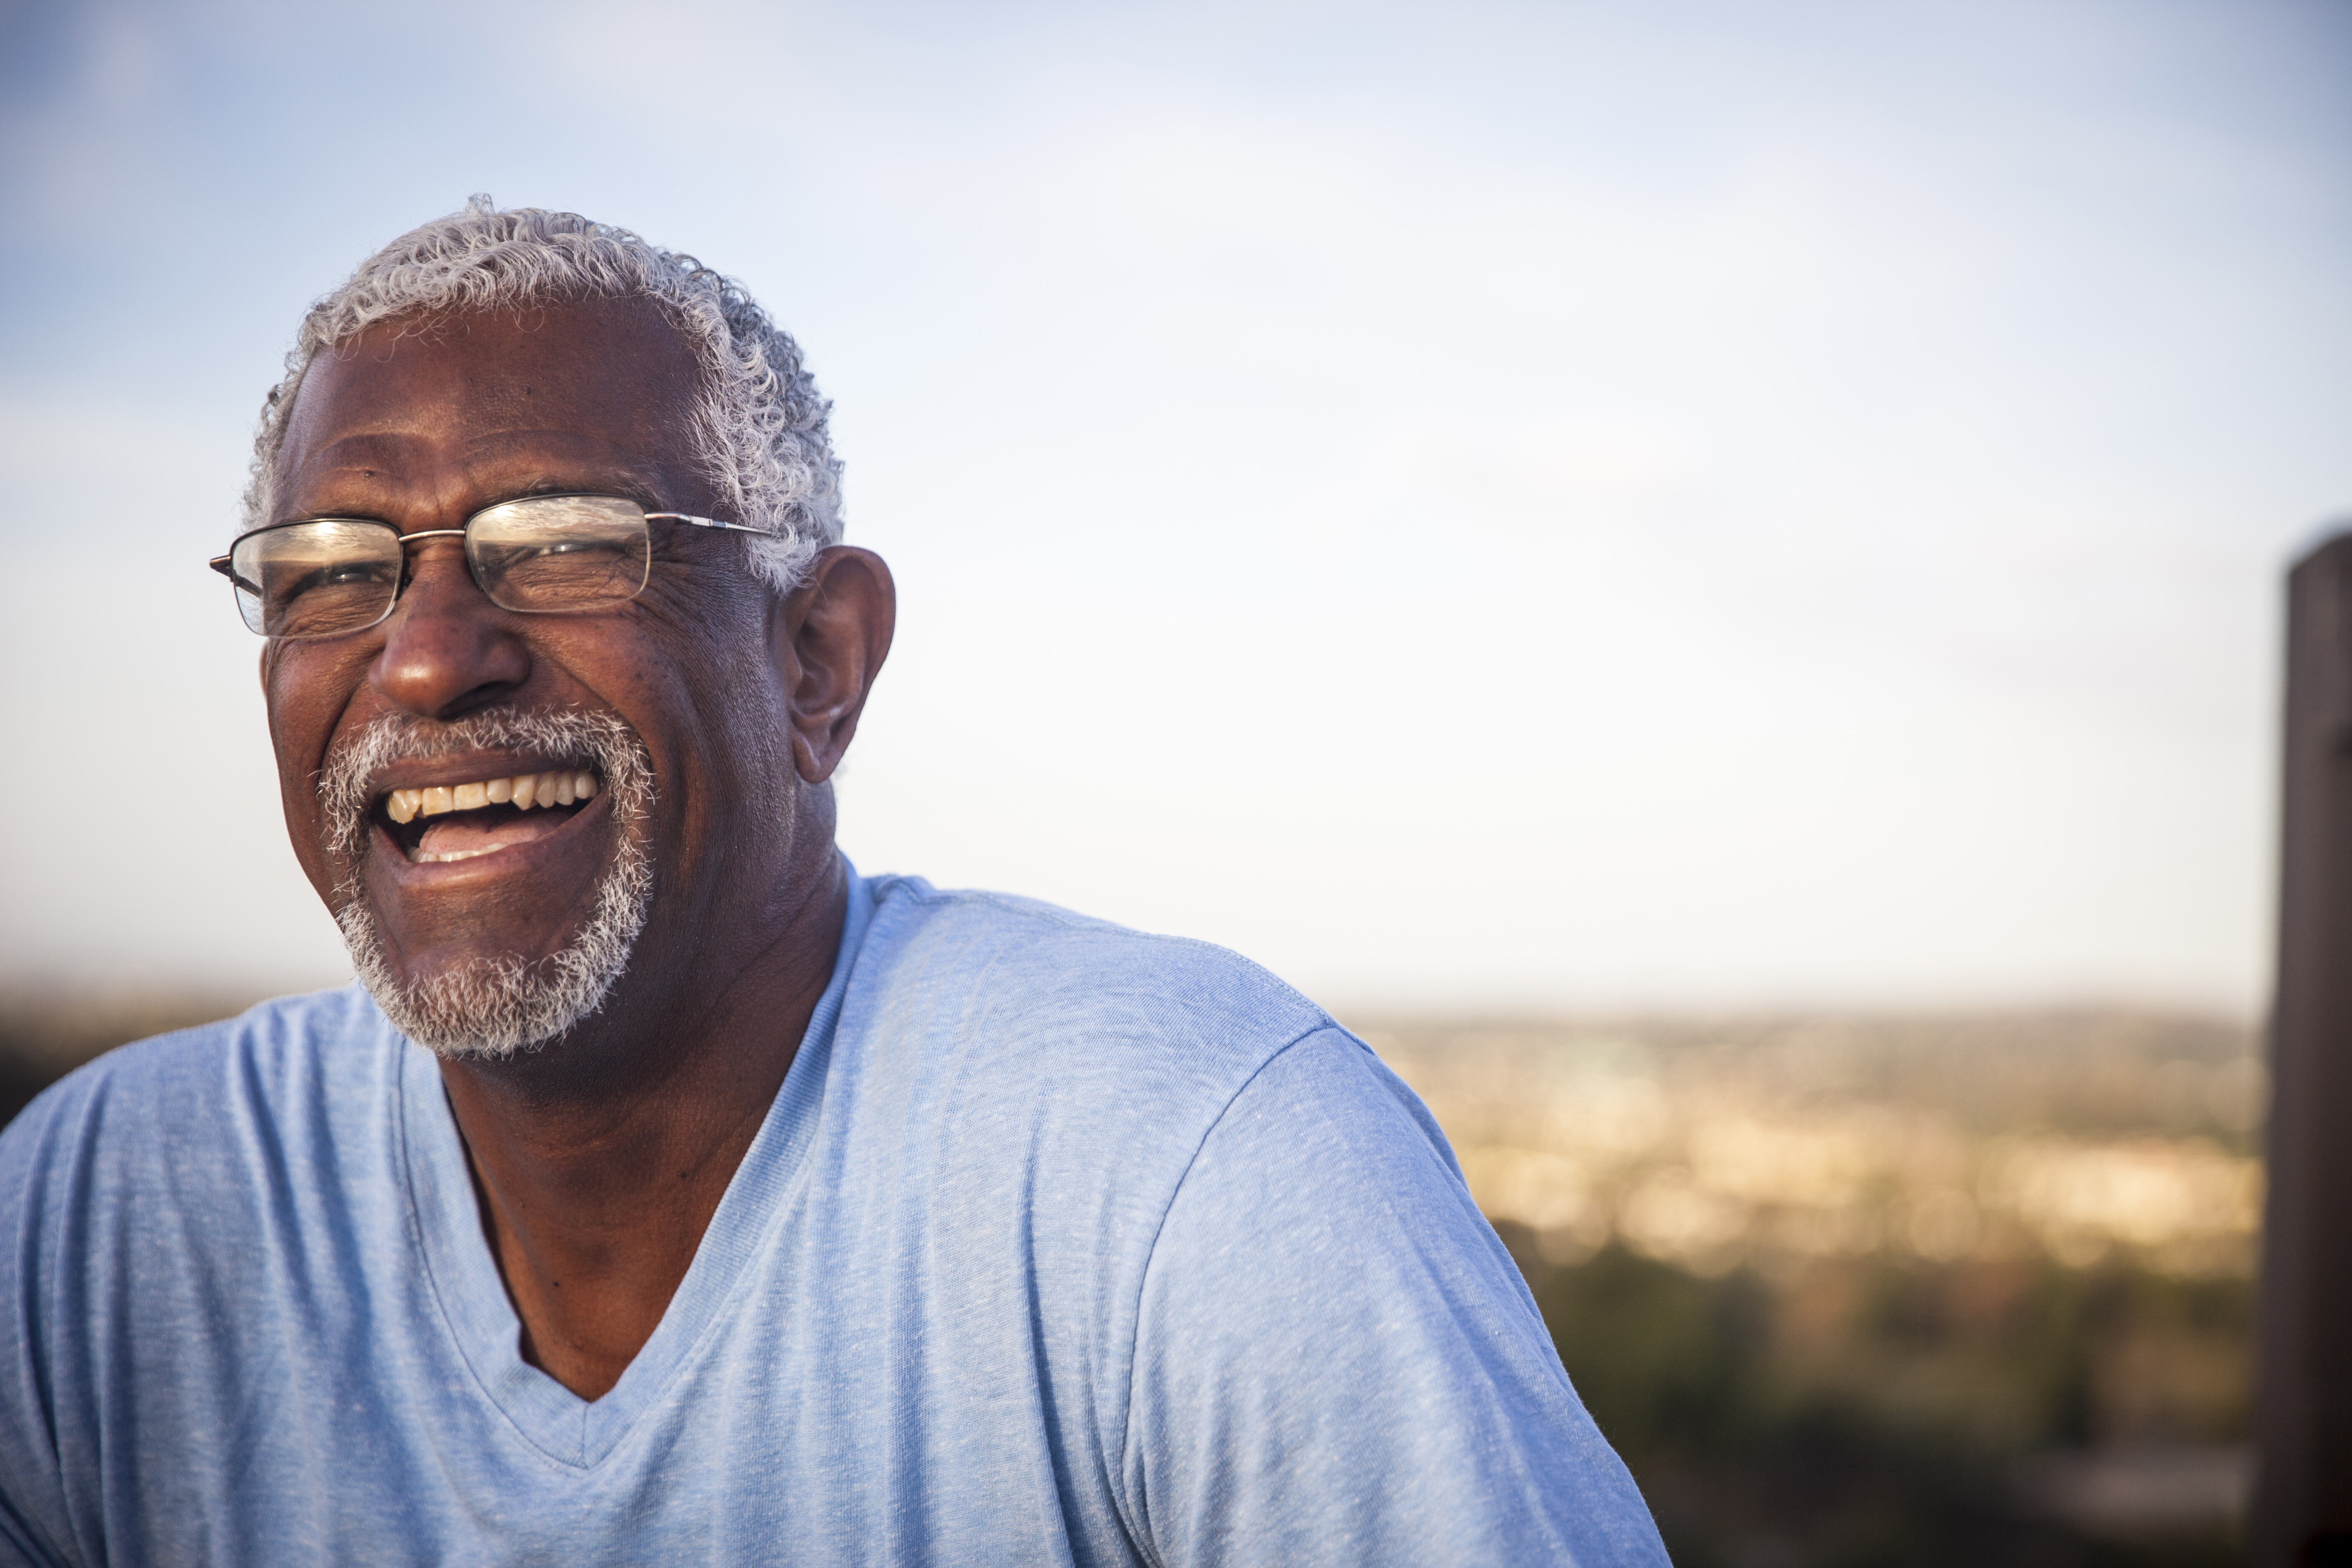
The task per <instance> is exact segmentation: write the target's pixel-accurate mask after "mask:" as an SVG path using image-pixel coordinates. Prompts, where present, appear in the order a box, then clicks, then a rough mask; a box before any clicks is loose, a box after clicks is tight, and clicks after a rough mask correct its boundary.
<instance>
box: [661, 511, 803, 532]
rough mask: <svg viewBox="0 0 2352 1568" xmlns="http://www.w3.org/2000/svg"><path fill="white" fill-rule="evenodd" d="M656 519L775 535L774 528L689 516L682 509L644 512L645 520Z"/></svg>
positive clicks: (702, 526)
mask: <svg viewBox="0 0 2352 1568" xmlns="http://www.w3.org/2000/svg"><path fill="white" fill-rule="evenodd" d="M656 519H659V520H660V521H664V522H690V523H692V524H693V525H694V526H695V527H697V528H716V529H719V530H720V531H723V532H727V533H763V534H766V535H767V536H768V537H769V538H770V539H774V538H776V537H777V533H776V531H775V530H774V529H772V528H754V527H752V526H751V524H750V523H748V522H722V521H719V519H718V518H715V517H689V516H688V515H687V514H686V513H685V512H682V511H649V512H647V513H646V521H647V522H652V521H655V520H656Z"/></svg>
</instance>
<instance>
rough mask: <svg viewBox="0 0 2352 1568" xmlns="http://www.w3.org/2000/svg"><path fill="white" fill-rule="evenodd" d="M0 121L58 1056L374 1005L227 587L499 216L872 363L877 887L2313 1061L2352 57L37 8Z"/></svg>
mask: <svg viewBox="0 0 2352 1568" xmlns="http://www.w3.org/2000/svg"><path fill="white" fill-rule="evenodd" d="M0 95H5V101H4V102H0V184H5V201H6V204H7V205H6V210H7V211H8V213H9V214H10V215H11V222H10V224H9V230H8V237H9V243H8V244H7V245H6V246H5V247H0V278H5V286H6V294H5V298H6V300H7V301H8V303H7V305H6V308H5V310H0V415H5V419H0V426H5V428H0V479H5V481H6V483H7V485H8V487H9V489H10V491H11V493H12V495H13V496H14V498H15V504H14V505H13V506H12V508H11V509H10V510H9V514H8V521H7V522H6V524H5V529H6V539H7V541H8V543H9V545H10V548H11V555H12V559H13V561H14V563H15V564H16V568H17V570H18V572H19V574H20V580H21V583H22V584H23V585H22V587H21V589H20V593H19V595H18V608H17V611H16V614H14V615H12V616H9V617H7V618H6V621H5V629H0V639H5V640H0V657H5V658H6V660H7V663H8V668H10V670H11V672H12V675H13V677H14V679H12V681H11V683H10V685H9V687H8V689H7V694H6V697H5V702H6V710H5V720H6V722H7V727H8V732H9V733H10V734H11V735H12V736H13V737H15V740H14V742H13V744H12V747H11V752H12V757H13V759H14V763H15V765H13V766H11V767H9V768H7V769H5V770H0V808H5V810H6V811H7V814H8V816H9V817H10V818H11V819H12V820H13V821H15V822H16V824H17V825H18V827H19V835H18V838H17V846H16V855H15V856H14V857H13V864H12V868H11V871H10V874H9V876H8V877H7V879H5V883H0V888H4V889H5V890H0V952H5V960H0V978H4V977H5V976H8V975H17V976H23V975H28V974H31V975H48V974H58V973H68V974H73V973H79V974H85V975H91V976H98V975H111V976H122V977H136V976H142V975H143V976H154V977H157V978H166V979H178V978H184V977H187V976H191V975H203V974H215V975H223V976H227V977H230V978H232V979H233V980H234V981H235V982H236V983H238V984H254V985H275V984H299V983H306V982H310V981H313V980H331V979H333V978H335V977H336V976H337V975H338V974H339V973H341V970H340V967H339V956H338V952H337V949H336V947H335V944H334V941H333V936H332V930H331V925H330V923H329V922H328V921H327V920H326V917H325V916H324V914H323V913H322V912H320V910H319V909H318V908H317V905H316V900H314V899H313V898H312V896H311V895H310V891H309V889H308V888H307V886H306V885H304V884H303V883H302V882H301V881H300V879H299V875H298V873H297V872H296V871H295V869H294V865H293V860H292V858H291V855H290V854H289V852H288V850H287V848H286V847H285V845H284V842H283V835H282V829H281V828H280V826H279V825H278V819H277V805H276V800H275V794H274V784H273V782H272V774H271V773H270V770H269V767H268V759H267V755H266V737H265V735H264V734H263V731H262V727H261V718H260V704H259V700H258V696H257V689H256V684H255V680H254V675H253V664H252V661H253V659H254V657H255V653H256V649H257V643H256V642H255V640H254V639H252V638H251V637H248V636H247V633H245V632H244V630H243V629H242V628H241V626H238V624H237V623H236V618H235V616H234V614H233V613H232V611H231V608H230V605H229V602H228V598H227V595H226V592H225V591H223V590H222V589H221V588H220V585H219V584H218V583H217V582H216V581H215V580H214V579H213V578H212V577H211V575H210V574H207V573H205V572H204V571H203V569H202V566H201V564H200V562H201V558H202V557H203V556H204V555H205V554H206V553H207V552H210V551H211V550H212V549H213V548H215V547H216V545H217V544H218V542H221V541H222V540H224V539H225V538H226V536H227V534H228V532H229V531H230V530H231V528H232V526H233V522H234V514H235V498H236V489H237V487H238V483H239V480H240V475H241V469H242V461H243V458H242V453H243V450H244V447H245V444H246V440H247V429H248V426H249V420H250V417H251V414H252V411H253V409H254V407H255V405H256V403H257V399H258V396H259V395H260V393H261V391H262V390H263V389H264V388H265V387H266V386H267V385H268V384H269V382H270V381H271V380H272V379H273V378H274V374H275V371H276V365H277V362H278V356H279V355H280V354H281V353H283V351H284V347H285V345H286V342H287V341H288V340H289V336H290V333H291V330H292V327H293V324H294V321H295V320H296V318H297V316H298V315H299V310H300V309H301V307H302V306H303V304H304V303H305V302H306V301H307V300H309V299H310V298H311V297H313V296H314V295H316V294H318V293H320V292H321V291H323V290H324V289H328V288H329V287H331V285H332V284H333V283H334V282H335V281H336V280H337V279H339V278H340V277H341V275H342V274H343V273H344V272H345V271H347V270H348V269H349V268H350V267H351V265H352V263H353V262H354V261H356V260H357V259H358V258H360V257H361V256H362V255H363V254H365V253H366V251H368V250H369V249H370V248H372V247H373V246H375V245H377V244H379V243H381V242H382V241H383V240H384V239H387V238H389V237H392V236H393V235H394V234H396V233H398V232H399V231H400V230H402V229H403V228H404V227H406V226H410V225H411V224H413V223H415V222H417V221H419V220H421V219H423V218H425V217H427V216H433V215H434V214H436V213H439V212H444V211H446V210H448V209H450V208H452V207H454V206H456V205H458V204H459V203H460V202H461V201H462V200H463V199H464V198H465V196H466V195H467V193H469V192H472V191H478V190H487V191H488V192H490V193H492V194H493V195H496V196H497V197H498V198H499V200H500V201H502V202H508V203H531V204H536V205H553V206H565V207H571V208H574V209H576V210H579V211H583V212H586V213H588V214H590V215H591V216H596V217H599V218H602V219H604V220H607V221H612V222H616V223H622V224H626V225H628V226H633V227H635V228H637V229H638V230H640V231H641V232H643V233H644V234H646V236H648V237H651V238H653V239H655V240H656V241H657V242H659V243H663V244H667V245H670V246H674V247H680V248H684V249H688V250H692V251H694V252H696V253H697V254H698V255H700V256H701V257H703V258H704V259H705V260H707V261H708V262H709V263H710V264H712V265H714V266H717V267H719V268H722V269H724V270H726V271H729V272H731V273H734V274H736V275H738V276H740V277H741V278H743V279H745V280H746V281H747V282H748V283H749V284H750V285H751V287H752V289H754V291H755V292H756V293H757V294H758V295H759V296H760V297H761V299H762V300H764V301H765V302H766V303H767V304H768V305H769V306H770V307H771V309H772V310H774V311H775V312H776V313H777V315H778V316H779V317H780V318H781V319H782V320H783V321H785V322H786V323H787V324H788V325H790V326H791V327H792V328H793V331H795V332H797V333H798V334H799V335H800V336H801V338H802V339H803V342H804V344H805V345H806V347H807V350H808V352H809V355H810V358H811V361H812V363H813V364H814V367H815V369H816V372H817V374H818V376H819V378H820V380H821V382H822V383H823V384H824V387H825V388H826V390H827V391H828V392H829V393H830V394H831V395H833V396H834V397H835V400H836V402H837V405H838V406H837V412H836V416H835V420H836V423H835V434H836V438H837V441H838V444H839V446H840V447H841V450H842V453H843V455H844V457H845V458H846V460H847V462H848V465H849V472H848V491H847V493H848V502H849V520H850V527H851V536H852V537H853V538H854V539H856V540H858V541H859V542H865V543H867V544H870V545H873V546H874V547H876V548H877V549H880V550H881V551H883V552H885V553H886V554H887V555H888V556H889V558H890V559H891V561H892V563H893V564H894V566H895V567H896V568H897V570H898V574H899V579H900V583H901V586H902V589H903V592H904V596H905V613H904V616H903V617H902V622H901V626H902V631H901V640H900V643H899V647H898V652H897V654H896V655H895V656H894V658H893V660H892V664H891V666H890V668H889V669H888V671H887V673H886V675H885V677H884V679H883V683H882V685H881V687H880V689H878V691H877V696H876V699H875V701H874V705H873V707H872V709H871V710H870V714H869V718H868V721H867V725H866V731H865V732H864V734H863V735H862V736H861V738H860V741H859V743H858V746H857V748H856V752H854V753H853V756H852V761H851V764H850V767H849V769H848V771H847V773H846V775H845V778H844V781H843V785H842V798H843V814H844V830H843V831H844V839H845V843H846V844H847V846H848V847H849V848H850V850H851V852H852V853H853V854H854V855H856V857H857V858H858V859H859V861H860V863H861V865H863V866H865V867H866V868H868V869H874V870H881V869H897V870H908V871H916V872H920V873H923V874H926V875H929V876H930V877H932V878H933V879H935V880H939V881H941V882H944V883H954V884H983V885H992V886H998V887H1004V888H1009V889H1013V890H1016V891H1022V892H1028V893H1034V894H1037V895H1040V896H1043V897H1047V898H1052V899H1055V900H1060V901H1063V902H1066V903H1069V904H1072V905H1074V906H1076V907H1078V908H1082V909H1085V910H1089V911H1091V912H1096V913H1101V914H1106V915H1109V916H1111V917H1114V918H1117V919H1120V920H1125V921H1130V922H1133V923H1136V924H1139V925H1143V926H1147V927H1151V928H1154V929H1160V930H1170V931H1183V932H1186V933H1189V934H1193V935H1199V936H1203V937H1207V938H1209V939H1211V940H1213V941H1217V942H1224V943H1226V944H1228V945H1231V946H1234V947H1237V948H1239V949H1241V950H1243V951H1244V952H1248V953H1250V954H1252V955H1253V956H1255V957H1257V958H1260V959H1261V960H1263V961H1265V962H1266V963H1269V964H1270V965H1271V966H1273V967H1274V968H1276V970H1278V971H1280V972H1281V973H1285V974H1286V975H1287V976H1289V977H1291V978H1293V979H1295V980H1297V981H1298V982H1299V983H1301V984H1304V985H1306V986H1307V988H1308V989H1309V990H1311V991H1313V992H1315V993H1316V994H1318V995H1320V996H1322V997H1324V998H1325V999H1327V1000H1329V1001H1332V1002H1335V1003H1338V1004H1341V1005H1350V1004H1354V1005H1380V1004H1397V1003H1403V1004H1413V1005H1493V1006H1518V1005H1556V1006H1596V1005H1627V1004H1631V1005H1665V1006H1675V1005H1706V1006H1720V1005H1746V1004H1758V1003H1761V1004H1790V1003H1794V1004H1816V1003H1818V1004H1829V1005H1835V1004H1848V1003H1873V1004H1884V1003H1893V1004H1907V1005H1939V1004H1946V1003H1955V1002H1958V1003H2006V1002H2019V1001H2041V1000H2051V999H2064V998H2137V999H2147V1000H2153V1001H2185V1002H2190V1003H2197V1004H2201V1005H2218V1006H2223V1007H2229V1008H2232V1009H2236V1010H2240V1011H2252V1010H2253V1009H2255V1008H2257V1007H2259V1005H2261V1003H2262V1000H2263V995H2264V993H2265V989H2266V979H2265V971H2266V967H2267V958H2266V943H2267V941H2268V932H2269V900H2270V896H2271V892H2270V889H2271V883H2272V859H2273V853H2274V851H2273V846H2272V843H2271V837H2270V836H2271V834H2272V832H2273V803H2272V800H2271V795H2272V790H2273V758H2272V752H2273V745H2274V738H2273V710H2274V708H2275V704H2276V674H2275V658H2274V649H2273V645H2274V643H2275V641H2276V638H2277V625H2276V610H2275V605H2276V600H2277V592H2278V589H2277V584H2278V576H2279V574H2280V571H2281V570H2282V568H2283V566H2284V563H2285V562H2286V561H2287V560H2288V559H2289V558H2290V557H2291V555H2292V553H2293V552H2294V550H2295V549H2296V548H2298V547H2299V545H2300V544H2302V543H2304V542H2307V541H2308V540H2309V539H2310V538H2311V537H2312V536H2313V534H2314V531H2315V529H2316V528H2318V527H2319V526H2320V525H2321V524H2322V523H2323V522H2324V521H2326V520H2327V519H2328V518H2330V517H2336V516H2344V515H2347V513H2352V439H2347V432H2352V290H2347V287H2346V279H2348V278H2352V7H2347V6H2345V5H2341V4H2335V3H2331V0H2315V3H2311V4H2278V3H2248V0H2231V3H2227V4H2224V3H2220V0H2214V3H2209V4H2164V3H2161V0H2133V3H2131V4H2089V3H2081V0H2039V3H2033V4H2008V5H2003V4H1985V3H1981V0H1971V3H1967V4H1959V3H1936V4H1912V5H1885V4H1870V5H1862V4H1853V5H1828V4H1801V3H1789V4H1774V5H1727V4H1680V5H1675V4H1667V5H1640V6H1633V5H1615V6H1600V5H1494V4H1455V5H1445V6H1443V7H1440V6H1435V5H1423V6H1412V7H1407V6H1386V7H1382V6H1367V5H1347V6H1340V5H1265V4H1257V5H1246V6H1244V5H1181V6H1174V5H1124V6H1108V5H1097V6H1091V7H1065V6H1046V5H1023V6H984V5H960V6H937V7H934V6H874V5H860V6H855V7H852V6H761V7H751V6H730V5H697V4H683V5H667V6H664V7H661V8H659V9H658V11H656V9H655V8H651V7H646V6H642V5H622V4H609V5H606V4H592V5H572V6H560V7H559V6H552V5H550V6H538V5H467V6H453V5H410V6H404V7H398V8H384V7H369V8H359V7H352V6H343V5H278V4H265V3H243V4H240V3H228V0H192V3H180V4H173V5H154V6H149V5H80V6H73V7H64V6H53V5H38V4H36V5H26V4H23V3H22V0H19V3H18V4H16V5H11V6H7V7H5V8H0ZM100 583H102V584H105V585H106V588H107V595H108V596H107V597H106V598H105V599H104V600H103V601H98V600H94V599H92V598H90V597H89V596H88V595H87V589H86V588H85V589H84V590H83V591H82V592H81V593H79V594H78V593H76V592H75V591H74V590H75V589H76V588H77V586H78V585H86V584H100ZM100 607H110V608H111V609H112V611H113V615H112V616H111V618H108V617H106V616H100V615H97V614H94V613H93V612H95V611H96V610H98V609H100ZM65 780H70V781H71V782H70V784H64V783H63V782H62V781H65ZM62 803H70V804H62Z"/></svg>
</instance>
